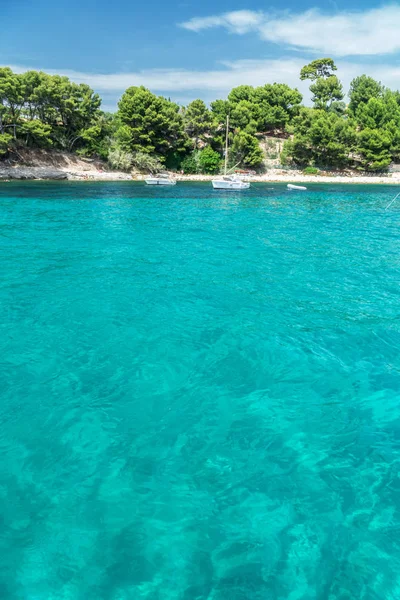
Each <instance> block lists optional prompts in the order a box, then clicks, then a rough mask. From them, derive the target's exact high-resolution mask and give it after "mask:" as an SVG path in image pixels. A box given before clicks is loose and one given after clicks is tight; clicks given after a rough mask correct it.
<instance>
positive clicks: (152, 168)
mask: <svg viewBox="0 0 400 600" xmlns="http://www.w3.org/2000/svg"><path fill="white" fill-rule="evenodd" d="M131 164H132V166H134V167H136V168H137V169H138V170H139V171H144V172H146V171H148V172H149V173H157V172H158V171H161V169H162V164H161V162H160V160H159V159H158V157H157V156H150V154H147V153H146V152H134V154H133V155H132V159H131Z"/></svg>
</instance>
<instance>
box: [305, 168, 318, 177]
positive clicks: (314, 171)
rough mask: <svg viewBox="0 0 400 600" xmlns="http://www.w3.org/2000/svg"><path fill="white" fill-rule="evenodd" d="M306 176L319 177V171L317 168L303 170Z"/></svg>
mask: <svg viewBox="0 0 400 600" xmlns="http://www.w3.org/2000/svg"><path fill="white" fill-rule="evenodd" d="M303 173H304V175H318V173H319V169H317V167H306V168H305V169H303Z"/></svg>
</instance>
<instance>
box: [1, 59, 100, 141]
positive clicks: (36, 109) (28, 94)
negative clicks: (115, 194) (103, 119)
mask: <svg viewBox="0 0 400 600" xmlns="http://www.w3.org/2000/svg"><path fill="white" fill-rule="evenodd" d="M100 104H101V100H100V97H99V96H98V94H95V93H94V92H93V90H91V88H90V87H89V86H88V85H86V84H77V83H74V82H71V81H70V80H69V79H68V77H60V76H59V75H48V74H46V73H42V72H38V71H28V72H26V73H22V74H16V73H13V72H12V71H11V69H9V68H0V134H1V133H5V132H7V133H10V132H13V135H14V137H15V138H16V139H18V140H19V142H23V143H25V144H27V145H29V146H39V147H49V146H54V147H56V148H61V149H65V150H71V149H72V148H73V146H74V144H75V142H76V140H77V139H80V140H81V144H80V145H81V146H82V145H83V144H84V136H83V135H82V134H84V133H85V132H86V130H88V129H90V128H91V127H92V126H93V124H94V122H95V121H96V119H97V118H98V115H99V114H100V110H99V109H100Z"/></svg>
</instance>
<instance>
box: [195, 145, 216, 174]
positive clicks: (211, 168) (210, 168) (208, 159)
mask: <svg viewBox="0 0 400 600" xmlns="http://www.w3.org/2000/svg"><path fill="white" fill-rule="evenodd" d="M198 164H199V171H200V173H207V174H208V175H215V173H218V172H219V169H220V166H221V157H220V155H219V154H218V152H216V151H215V150H213V149H212V148H211V146H206V147H205V148H204V150H202V151H201V152H200V153H199V158H198Z"/></svg>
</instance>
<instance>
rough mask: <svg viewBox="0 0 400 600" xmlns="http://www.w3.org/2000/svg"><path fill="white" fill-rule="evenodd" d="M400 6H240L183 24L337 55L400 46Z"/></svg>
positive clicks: (381, 51)
mask: <svg viewBox="0 0 400 600" xmlns="http://www.w3.org/2000/svg"><path fill="white" fill-rule="evenodd" d="M399 23H400V6H398V5H395V4H393V5H388V6H383V7H381V8H375V9H370V10H365V11H358V12H357V11H341V12H336V13H335V14H333V15H329V14H323V13H322V12H320V11H319V10H317V9H313V10H307V11H305V12H302V13H297V14H294V13H290V12H285V13H280V14H278V15H277V14H268V13H261V12H253V11H248V10H240V11H233V12H228V13H224V14H222V15H216V16H210V17H194V18H193V19H190V20H189V21H186V22H185V23H181V24H180V25H181V26H182V27H184V28H185V29H189V30H191V31H201V30H202V29H209V28H211V27H224V28H225V29H227V30H228V31H229V32H230V33H236V34H244V33H249V32H256V33H257V34H258V35H259V36H260V37H261V38H262V39H263V40H265V41H268V42H273V43H276V44H284V45H285V46H289V47H293V48H303V49H307V50H311V51H313V52H321V53H324V54H331V55H334V56H352V55H353V56H356V55H375V54H388V53H393V52H396V51H398V50H400V35H399V31H398V29H399Z"/></svg>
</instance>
